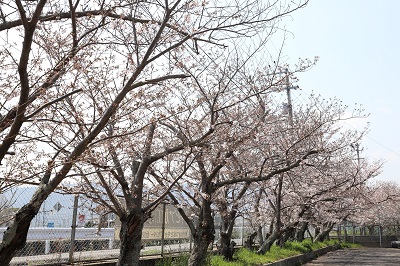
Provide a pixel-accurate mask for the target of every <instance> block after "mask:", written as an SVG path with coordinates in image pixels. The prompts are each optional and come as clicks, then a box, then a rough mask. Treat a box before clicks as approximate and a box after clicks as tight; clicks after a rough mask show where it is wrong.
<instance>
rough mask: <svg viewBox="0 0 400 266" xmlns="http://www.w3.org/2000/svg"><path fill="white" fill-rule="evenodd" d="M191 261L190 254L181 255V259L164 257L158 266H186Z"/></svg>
mask: <svg viewBox="0 0 400 266" xmlns="http://www.w3.org/2000/svg"><path fill="white" fill-rule="evenodd" d="M188 261H189V254H181V255H180V256H179V257H170V256H168V257H164V258H163V259H162V260H159V261H157V262H156V266H186V265H187V264H188Z"/></svg>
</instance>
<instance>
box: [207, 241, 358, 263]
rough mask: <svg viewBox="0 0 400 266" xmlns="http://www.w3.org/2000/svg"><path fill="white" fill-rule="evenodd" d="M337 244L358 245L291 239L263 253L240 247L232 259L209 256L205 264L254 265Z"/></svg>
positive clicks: (344, 246)
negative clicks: (291, 240) (282, 245)
mask: <svg viewBox="0 0 400 266" xmlns="http://www.w3.org/2000/svg"><path fill="white" fill-rule="evenodd" d="M335 244H339V246H340V248H349V247H358V246H359V245H355V244H350V243H344V242H339V241H338V240H329V241H324V242H315V243H314V242H312V241H311V240H310V239H307V240H304V241H302V242H298V241H293V242H287V243H285V245H284V247H279V246H276V245H273V246H272V247H271V249H270V250H269V251H268V252H267V253H265V255H259V254H257V253H255V252H253V251H249V250H248V249H245V248H242V249H239V250H238V251H236V252H235V254H234V257H233V258H234V261H229V262H228V261H225V260H224V258H223V257H222V256H211V259H210V262H209V264H207V266H244V265H246V266H256V265H260V264H266V263H271V262H274V261H278V260H281V259H284V258H288V257H291V256H295V255H298V254H302V253H306V252H310V251H313V250H317V249H320V248H323V247H327V246H331V245H335Z"/></svg>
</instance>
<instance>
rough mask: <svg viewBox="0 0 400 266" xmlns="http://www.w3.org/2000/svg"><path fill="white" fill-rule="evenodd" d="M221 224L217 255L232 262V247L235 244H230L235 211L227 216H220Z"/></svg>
mask: <svg viewBox="0 0 400 266" xmlns="http://www.w3.org/2000/svg"><path fill="white" fill-rule="evenodd" d="M221 219H222V223H221V228H220V243H219V244H220V245H219V246H218V253H219V254H220V255H223V256H224V258H225V260H228V261H230V260H232V256H233V251H234V250H233V246H234V245H235V244H236V243H234V242H233V243H234V244H233V243H232V241H231V240H232V233H233V226H234V224H235V220H236V211H234V210H233V211H231V212H230V213H229V215H225V216H222V215H221Z"/></svg>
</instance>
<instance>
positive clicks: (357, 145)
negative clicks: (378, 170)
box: [350, 143, 364, 167]
mask: <svg viewBox="0 0 400 266" xmlns="http://www.w3.org/2000/svg"><path fill="white" fill-rule="evenodd" d="M350 146H351V147H352V148H353V150H355V151H356V152H357V165H358V167H360V161H361V159H363V158H360V152H362V151H363V150H364V148H362V149H360V144H359V143H354V144H353V143H352V144H350Z"/></svg>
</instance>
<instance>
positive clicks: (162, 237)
mask: <svg viewBox="0 0 400 266" xmlns="http://www.w3.org/2000/svg"><path fill="white" fill-rule="evenodd" d="M162 205H163V213H162V226H161V257H162V256H164V238H165V209H166V205H167V203H166V202H163V203H162Z"/></svg>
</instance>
